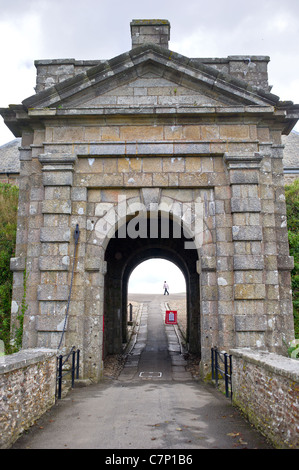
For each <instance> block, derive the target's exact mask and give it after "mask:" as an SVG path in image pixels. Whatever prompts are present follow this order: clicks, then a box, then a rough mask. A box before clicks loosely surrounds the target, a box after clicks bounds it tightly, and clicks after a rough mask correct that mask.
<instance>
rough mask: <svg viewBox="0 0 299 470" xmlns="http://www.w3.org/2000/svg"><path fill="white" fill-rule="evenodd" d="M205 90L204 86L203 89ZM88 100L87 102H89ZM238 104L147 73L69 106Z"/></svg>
mask: <svg viewBox="0 0 299 470" xmlns="http://www.w3.org/2000/svg"><path fill="white" fill-rule="evenodd" d="M202 88H203V87H202ZM86 98H87V99H86ZM230 104H234V103H233V101H232V100H231V99H229V98H225V99H223V100H222V101H221V100H220V99H219V97H218V96H217V94H216V93H213V92H212V90H207V89H204V88H203V89H200V87H199V86H197V87H193V88H190V87H187V86H183V85H182V84H180V83H177V82H176V81H172V80H169V79H167V78H163V77H162V76H160V75H158V71H157V73H155V72H148V73H144V75H142V76H140V77H138V78H136V79H134V80H131V81H129V82H128V83H125V84H123V85H121V84H120V85H119V86H118V87H116V88H114V87H113V88H112V89H111V90H109V91H107V92H105V93H101V94H98V95H97V96H93V97H92V98H91V99H90V98H88V95H84V94H83V95H82V96H78V97H77V99H75V100H71V101H70V102H68V103H65V105H66V107H67V106H68V105H76V106H77V107H79V108H97V107H99V108H100V107H105V108H109V107H127V106H133V107H138V106H139V107H142V106H150V107H153V106H159V107H173V106H174V107H176V108H179V107H184V106H194V107H197V106H223V105H226V106H227V105H230Z"/></svg>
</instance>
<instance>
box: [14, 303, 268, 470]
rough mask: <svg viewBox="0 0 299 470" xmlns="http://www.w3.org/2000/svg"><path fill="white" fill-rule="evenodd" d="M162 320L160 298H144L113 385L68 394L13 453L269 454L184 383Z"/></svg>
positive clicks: (214, 396) (213, 399)
mask: <svg viewBox="0 0 299 470" xmlns="http://www.w3.org/2000/svg"><path fill="white" fill-rule="evenodd" d="M164 314H165V309H164V305H163V298H161V296H153V297H145V302H144V303H143V308H142V316H141V318H140V328H139V333H138V336H137V338H136V342H135V345H134V347H133V349H132V351H131V354H130V355H129V357H128V360H127V363H126V365H125V367H124V368H123V371H122V372H121V374H120V376H119V377H118V379H117V380H104V381H102V382H101V383H99V384H94V385H90V386H88V387H84V388H75V389H74V390H72V391H71V392H70V393H69V394H68V395H67V396H66V398H64V399H62V400H60V401H59V402H58V403H57V404H56V405H55V406H54V407H53V408H52V409H51V410H50V411H49V412H47V413H46V414H45V415H44V416H43V417H42V418H41V419H40V420H39V421H38V422H37V424H36V425H35V426H33V427H32V428H31V429H30V430H29V431H28V432H27V433H25V434H24V435H23V436H22V437H20V438H19V440H18V441H17V442H16V443H15V444H14V446H13V448H14V449H25V448H30V449H106V451H108V449H114V450H116V449H123V450H126V455H138V452H137V450H138V449H149V450H150V452H153V454H157V453H158V452H157V451H155V450H154V449H156V450H159V449H160V450H164V451H165V450H173V452H174V451H175V450H179V449H181V450H184V449H185V450H186V449H190V450H192V449H193V450H195V449H244V448H247V449H267V448H268V449H269V448H271V446H269V445H268V444H267V442H266V440H265V439H264V438H263V437H262V436H261V435H260V434H259V433H258V432H257V431H256V430H255V429H254V428H252V427H251V426H250V425H249V424H248V423H247V422H246V421H245V420H244V419H243V418H242V417H241V415H240V414H239V412H238V411H237V410H236V409H235V408H233V407H232V405H231V402H230V400H229V399H227V398H225V396H223V395H222V393H220V392H219V391H217V390H215V388H214V387H213V386H211V385H208V384H204V383H202V382H200V381H197V380H193V379H192V376H191V375H190V373H189V372H187V371H186V369H185V366H186V363H185V361H184V359H183V356H182V355H181V354H180V346H179V342H178V338H177V335H176V333H175V330H174V327H173V326H166V325H165V324H164ZM184 453H185V454H186V455H187V454H192V452H191V451H184ZM109 455H111V454H109ZM115 455H116V454H115ZM119 455H121V454H119ZM114 458H116V457H114ZM111 463H112V462H111ZM132 465H133V466H134V464H133V462H132Z"/></svg>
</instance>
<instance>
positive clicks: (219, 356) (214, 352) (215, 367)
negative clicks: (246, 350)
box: [211, 348, 233, 399]
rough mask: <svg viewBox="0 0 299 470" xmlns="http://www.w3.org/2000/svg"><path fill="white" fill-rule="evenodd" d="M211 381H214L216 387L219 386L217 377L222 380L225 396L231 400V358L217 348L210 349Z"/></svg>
mask: <svg viewBox="0 0 299 470" xmlns="http://www.w3.org/2000/svg"><path fill="white" fill-rule="evenodd" d="M211 356H212V357H211V361H212V380H215V383H216V387H217V388H218V386H219V376H220V377H221V378H222V379H224V384H225V395H226V397H230V399H232V395H233V391H232V357H231V355H229V354H227V353H226V352H223V351H221V352H220V351H218V349H217V348H212V349H211Z"/></svg>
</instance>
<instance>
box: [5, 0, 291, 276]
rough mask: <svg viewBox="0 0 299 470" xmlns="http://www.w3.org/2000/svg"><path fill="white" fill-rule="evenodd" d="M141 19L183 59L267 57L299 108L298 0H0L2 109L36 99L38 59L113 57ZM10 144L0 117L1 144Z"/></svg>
mask: <svg viewBox="0 0 299 470" xmlns="http://www.w3.org/2000/svg"><path fill="white" fill-rule="evenodd" d="M142 18H143V19H145V18H146V19H149V18H161V19H167V20H169V21H170V24H171V37H170V43H169V48H170V49H171V50H173V51H175V52H179V53H180V54H183V55H186V56H188V57H227V56H228V55H269V56H270V58H271V62H270V64H269V83H270V84H271V85H273V88H272V93H274V94H276V95H278V96H279V97H280V98H281V100H290V101H293V102H294V103H299V60H298V52H299V41H298V39H299V0H246V1H244V0H214V1H212V2H208V1H206V0H187V1H182V0H171V1H170V0H149V1H141V0H126V1H120V0H118V1H116V0H84V1H78V0H0V44H1V47H0V59H1V62H0V63H1V73H0V107H7V106H8V105H9V104H18V103H21V101H23V100H24V99H25V98H27V97H29V96H31V95H33V94H34V86H35V76H36V70H35V67H34V60H35V59H58V58H59V59H60V58H75V59H110V58H112V57H115V56H116V55H118V54H121V53H123V52H125V51H128V50H130V49H131V37H130V21H131V20H132V19H142ZM295 129H296V130H297V131H299V125H297V126H296V128H295ZM12 139H14V136H13V135H12V134H11V132H10V131H9V130H8V129H7V128H6V126H5V125H4V123H3V119H2V118H0V145H3V144H5V143H6V142H9V141H10V140H12ZM162 277H163V276H162ZM164 277H165V276H164ZM163 280H165V279H163ZM163 280H162V281H163ZM159 283H160V279H159Z"/></svg>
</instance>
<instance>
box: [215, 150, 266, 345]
mask: <svg viewBox="0 0 299 470" xmlns="http://www.w3.org/2000/svg"><path fill="white" fill-rule="evenodd" d="M261 159H262V157H261V156H260V155H259V153H255V154H253V155H248V154H246V155H229V154H225V156H224V160H225V162H226V164H227V168H228V172H229V180H230V185H231V213H232V241H233V275H234V292H233V299H234V330H235V341H236V346H237V347H242V346H244V347H254V348H263V347H265V331H266V329H267V322H266V316H265V302H264V301H265V298H266V286H265V280H264V275H263V273H264V266H265V261H264V249H263V233H262V228H261V227H262V220H261V200H260V188H259V173H260V162H261Z"/></svg>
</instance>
